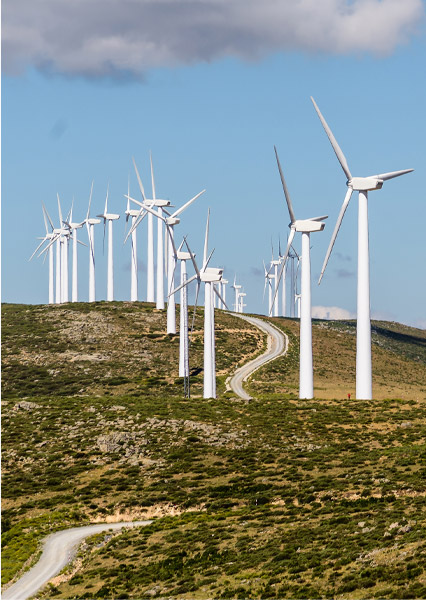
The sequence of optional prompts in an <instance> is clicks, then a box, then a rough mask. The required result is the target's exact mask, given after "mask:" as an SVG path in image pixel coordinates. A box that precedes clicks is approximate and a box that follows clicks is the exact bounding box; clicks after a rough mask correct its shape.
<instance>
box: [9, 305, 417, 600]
mask: <svg viewBox="0 0 426 600" xmlns="http://www.w3.org/2000/svg"><path fill="white" fill-rule="evenodd" d="M86 318H87V319H88V320H87V321H86V320H85V319H86ZM201 318H202V315H201V313H200V316H199V317H197V325H196V335H195V337H194V346H196V345H197V344H199V347H200V348H199V349H198V350H197V348H195V356H194V357H193V359H192V365H191V367H192V368H193V377H192V390H193V392H194V396H193V397H192V398H191V399H189V400H188V399H184V398H182V386H181V380H180V379H179V378H178V377H177V373H176V372H177V338H176V337H169V336H165V335H164V334H162V327H163V324H164V323H163V321H164V315H162V314H161V313H158V312H156V311H155V310H153V308H152V306H151V305H145V304H142V303H141V304H137V305H136V306H133V305H130V304H120V303H113V304H111V305H107V304H105V303H98V304H96V305H87V304H81V305H72V306H71V305H69V306H68V305H67V306H66V307H50V308H48V307H22V306H4V307H3V319H4V324H3V360H4V362H5V365H6V367H8V368H5V369H4V371H3V387H4V395H3V398H4V400H3V402H2V425H3V458H2V460H3V485H2V496H3V518H2V545H3V560H2V568H3V573H2V577H3V579H2V581H3V582H7V581H9V580H10V579H11V578H12V577H13V576H14V575H16V574H17V573H18V572H19V571H20V570H21V569H22V568H23V567H24V565H26V564H29V561H30V560H31V557H33V558H34V557H35V556H36V555H37V551H38V543H39V541H40V540H41V538H42V537H44V536H45V535H46V533H47V532H50V531H53V530H56V529H61V528H65V527H69V526H74V525H79V524H85V523H88V522H92V521H94V520H98V521H101V520H105V519H106V518H107V517H110V518H111V517H114V518H116V519H117V520H127V519H129V520H135V519H139V518H146V517H149V518H151V517H160V518H157V519H156V520H155V521H154V523H153V524H152V525H150V526H148V527H145V528H139V529H135V530H129V531H126V532H124V533H120V534H117V533H114V534H111V533H105V534H99V535H97V536H95V537H94V538H92V539H91V540H88V542H87V544H86V545H84V547H83V549H82V550H81V553H80V557H81V559H82V566H81V568H79V570H78V571H76V572H74V573H73V570H72V568H70V569H69V570H68V571H69V574H68V575H66V576H65V577H64V578H63V579H64V580H63V581H61V582H56V583H55V585H54V586H53V587H52V586H51V587H50V589H49V590H47V591H46V592H45V593H44V596H43V597H45V598H53V597H55V598H76V599H77V598H78V599H80V598H141V597H153V598H155V597H164V596H167V597H177V598H200V599H202V598H212V597H215V598H243V597H255V598H319V597H324V598H330V597H338V596H339V597H342V598H373V597H377V598H424V597H426V571H425V565H426V562H425V558H426V541H425V540H426V536H425V525H426V518H425V495H426V487H425V476H426V468H425V464H426V463H425V458H426V445H425V436H424V421H425V403H424V401H425V395H424V394H423V395H422V392H421V390H422V387H421V385H420V384H419V385H417V388H415V385H414V384H412V387H411V388H410V390H411V391H412V392H413V393H411V392H410V394H408V396H407V397H404V400H398V399H379V400H374V401H355V400H348V399H344V400H333V399H328V400H312V401H300V400H297V399H296V397H295V391H296V389H297V379H296V383H294V382H295V377H296V376H297V360H298V358H297V343H296V342H297V327H296V326H297V324H296V322H295V321H291V320H288V319H286V320H283V319H275V320H274V322H276V323H277V324H278V325H279V326H281V327H283V328H285V330H286V332H287V333H288V335H289V337H290V352H289V354H288V355H287V356H286V357H283V358H281V359H278V360H277V361H275V362H272V363H269V364H268V365H266V366H265V367H264V368H262V369H260V370H259V371H258V372H257V373H256V374H255V375H254V376H253V378H252V380H251V382H250V386H251V388H250V391H251V393H253V392H254V391H255V392H256V399H254V400H252V401H249V402H246V401H243V400H238V399H235V398H233V397H232V394H230V393H227V394H223V390H224V380H225V378H226V375H227V374H228V373H230V372H232V370H233V369H234V368H235V366H236V364H237V362H238V361H239V360H241V357H244V356H245V357H246V359H247V360H248V359H249V358H252V356H254V354H256V353H257V352H259V351H261V349H262V347H263V338H262V337H261V335H260V334H259V333H257V331H255V330H252V329H251V328H247V329H246V323H244V322H243V321H240V320H237V319H236V318H235V317H232V316H229V315H226V314H224V313H221V312H218V314H217V321H218V328H219V331H220V335H219V336H218V348H219V350H218V365H219V370H220V377H219V380H220V389H221V390H222V394H221V396H220V397H219V398H218V399H217V400H209V401H206V400H203V399H200V397H199V390H200V389H201V387H200V386H201V385H202V371H200V369H201V367H202V355H201V353H202V344H201V338H200V335H201V333H200V332H201V328H202V322H201ZM15 322H18V325H17V326H16V327H15V325H14V323H15ZM47 323H48V324H47ZM135 323H136V324H137V325H135ZM322 323H323V322H318V323H317V324H316V329H315V330H316V331H317V337H316V344H317V345H318V347H320V348H323V344H325V343H327V341H328V343H329V345H330V348H331V351H334V348H335V346H334V344H335V343H337V342H336V339H339V338H336V337H334V336H338V335H344V332H343V331H342V329H340V327H347V325H345V324H329V323H326V324H325V325H323V324H322ZM51 327H53V329H52V328H51ZM394 327H395V328H396V327H397V326H396V325H395V326H394V325H392V326H390V327H389V329H386V327H385V325H384V324H381V325H380V328H382V329H384V331H385V333H383V332H382V333H378V334H377V335H380V337H379V340H389V339H390V341H389V347H386V348H384V347H383V346H381V345H379V346H378V350H379V351H380V352H383V353H387V356H388V359H389V357H391V356H395V357H396V358H395V360H398V361H399V360H401V361H404V362H403V364H404V365H405V375H406V376H407V377H409V376H411V375H410V374H412V373H417V369H419V370H420V371H419V373H420V372H421V370H423V371H422V372H423V381H424V380H425V379H426V378H425V377H424V375H425V362H426V361H425V359H424V354H422V352H423V350H422V348H423V342H422V340H423V339H424V338H423V337H422V333H423V332H418V331H417V330H411V333H410V334H408V333H407V332H406V333H405V334H404V335H407V336H408V335H410V336H411V337H416V336H417V337H418V338H419V342H418V344H417V342H413V341H412V340H411V341H410V340H409V341H407V340H406V339H402V340H401V338H399V337H398V336H399V335H400V333H401V332H400V331H399V330H398V331H396V333H397V334H398V335H396V336H393V334H392V335H390V334H387V333H386V332H387V331H393V328H394ZM32 331H34V334H33V333H32ZM58 332H59V333H58ZM76 332H78V335H77V333H76ZM99 332H101V333H99ZM102 332H103V333H102ZM321 332H323V335H322V333H321ZM5 333H6V338H5V337H4V335H5ZM83 336H84V337H85V338H86V339H85V340H83V339H82V337H83ZM321 336H322V337H321ZM347 337H350V340H352V337H353V336H351V334H348V335H347ZM87 338H89V339H87ZM93 338H95V339H93ZM49 340H51V342H52V345H50V342H49ZM61 344H64V346H61ZM398 344H400V345H401V347H403V350H401V352H400V353H399V354H398V352H397V348H398ZM405 344H408V346H407V347H405ZM92 346H93V347H94V349H93V350H90V348H91V347H92ZM409 346H410V347H409ZM414 347H418V348H419V350H417V351H416V352H414V350H413V348H414ZM197 353H198V354H197ZM91 355H92V356H93V355H96V356H101V357H105V358H104V359H102V360H99V361H98V362H95V361H93V360H89V359H88V358H87V356H89V357H90V356H91ZM419 357H420V358H419ZM422 357H423V358H422ZM329 360H330V359H329V358H328V357H327V356H324V359H323V361H322V363H321V362H319V361H317V364H316V368H317V369H319V370H321V369H322V370H324V372H325V373H329V369H330V368H331V367H330V362H329ZM341 360H343V358H341ZM389 360H390V359H389ZM11 364H15V365H16V364H17V365H18V367H16V369H18V371H19V370H20V369H21V368H23V367H24V368H25V369H35V368H36V367H37V369H38V371H37V374H33V375H32V376H31V377H32V381H31V385H32V386H33V387H32V388H30V387H28V386H30V382H29V381H27V380H26V379H25V378H24V376H23V375H22V372H21V373H16V372H15V371H14V370H13V369H9V367H10V365H11ZM401 364H402V363H401ZM170 365H172V367H170ZM170 368H172V371H171V372H170ZM410 369H411V370H410ZM197 370H198V372H197ZM283 373H284V377H285V380H284V379H283V375H282V374H283ZM67 377H68V378H69V379H66V378H67ZM85 377H87V380H86V379H85ZM400 377H401V374H400V373H399V372H397V373H395V377H394V379H393V380H389V381H388V382H387V385H389V386H392V385H395V386H396V385H399V383H398V381H399V378H400ZM324 378H325V375H324ZM64 380H67V381H68V382H69V386H70V387H68V388H67V389H66V390H65V391H64ZM275 382H277V387H276V386H275ZM395 382H396V383H395ZM77 387H78V391H77V392H75V391H73V390H75V389H76V388H77ZM24 388H25V389H24ZM415 389H417V392H414V391H413V390H415ZM31 390H33V391H31ZM70 390H71V391H70ZM419 390H420V391H419ZM416 394H417V396H418V397H416ZM413 396H414V397H413Z"/></svg>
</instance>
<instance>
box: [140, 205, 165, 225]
mask: <svg viewBox="0 0 426 600" xmlns="http://www.w3.org/2000/svg"><path fill="white" fill-rule="evenodd" d="M143 208H144V210H146V211H148V212H149V213H151V214H152V215H154V217H157V219H161V220H162V221H164V222H165V223H166V219H165V218H164V217H163V215H159V214H158V212H157V211H156V210H154V209H153V208H151V207H150V206H149V204H144V205H143Z"/></svg>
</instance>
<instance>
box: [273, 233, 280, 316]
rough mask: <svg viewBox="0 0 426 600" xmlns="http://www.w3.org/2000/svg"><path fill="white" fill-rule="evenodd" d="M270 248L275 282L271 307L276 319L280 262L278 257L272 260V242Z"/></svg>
mask: <svg viewBox="0 0 426 600" xmlns="http://www.w3.org/2000/svg"><path fill="white" fill-rule="evenodd" d="M271 246H272V260H271V268H273V269H274V280H275V290H274V306H273V310H274V317H278V295H279V294H278V284H279V282H278V267H279V265H280V264H281V260H280V258H279V257H278V259H277V260H274V246H273V245H272V241H271Z"/></svg>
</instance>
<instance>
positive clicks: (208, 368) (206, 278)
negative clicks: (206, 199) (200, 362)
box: [171, 209, 226, 398]
mask: <svg viewBox="0 0 426 600" xmlns="http://www.w3.org/2000/svg"><path fill="white" fill-rule="evenodd" d="M209 220H210V209H209V210H208V213H207V224H206V233H205V238H204V254H203V265H202V267H201V269H199V268H198V265H197V263H196V261H195V256H194V254H193V253H192V251H191V249H190V247H189V245H188V242H187V241H186V240H185V244H186V247H187V249H188V252H189V254H190V256H191V260H192V264H193V265H194V269H195V275H193V276H192V277H190V278H189V279H187V280H186V283H185V284H183V285H185V286H187V285H189V284H190V283H191V282H192V281H194V280H195V279H197V282H198V285H197V292H196V301H195V304H197V298H198V290H199V287H200V285H201V283H204V385H203V396H204V398H216V352H215V332H214V308H213V293H215V294H216V295H217V296H219V299H220V300H221V301H222V302H223V303H224V304H225V307H226V303H225V302H224V300H223V298H222V297H221V296H220V294H219V292H218V291H217V289H216V288H215V287H214V284H215V283H218V282H220V281H221V279H222V274H223V269H222V268H214V267H208V264H209V262H210V258H211V256H212V254H213V252H214V250H213V251H212V252H211V253H210V255H209V256H207V254H208V237H209ZM181 287H182V286H179V287H178V288H176V289H175V290H173V291H172V292H171V293H172V294H174V293H176V292H177V291H179V290H180V288H181Z"/></svg>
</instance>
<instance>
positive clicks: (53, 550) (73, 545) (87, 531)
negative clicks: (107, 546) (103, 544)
mask: <svg viewBox="0 0 426 600" xmlns="http://www.w3.org/2000/svg"><path fill="white" fill-rule="evenodd" d="M150 523H152V521H129V522H122V523H98V524H96V525H86V526H85V527H73V528H72V529H64V530H62V531H57V532H56V533H52V534H51V535H49V536H47V538H45V540H44V543H43V552H42V555H41V557H40V560H39V561H38V562H37V563H36V564H35V565H34V566H33V567H32V568H31V569H30V570H29V571H27V572H26V573H25V574H24V575H23V576H22V577H21V578H20V579H18V581H16V582H15V583H14V584H13V585H11V586H10V587H9V588H7V589H6V590H5V591H4V592H2V594H1V597H2V600H26V599H27V598H30V597H31V596H33V595H34V594H35V593H36V592H37V591H38V590H39V589H40V588H41V587H43V586H44V585H45V584H46V583H47V582H48V581H49V579H51V578H52V577H54V576H55V575H57V574H58V573H59V572H60V571H61V570H62V569H63V568H64V567H65V565H66V564H67V563H69V562H71V560H72V559H73V557H74V556H75V554H76V552H77V548H78V546H79V544H80V543H81V542H82V541H83V540H84V538H86V537H88V536H90V535H94V534H96V533H100V532H101V531H108V530H110V529H114V530H116V529H122V528H123V527H129V528H131V527H141V526H144V525H150Z"/></svg>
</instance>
